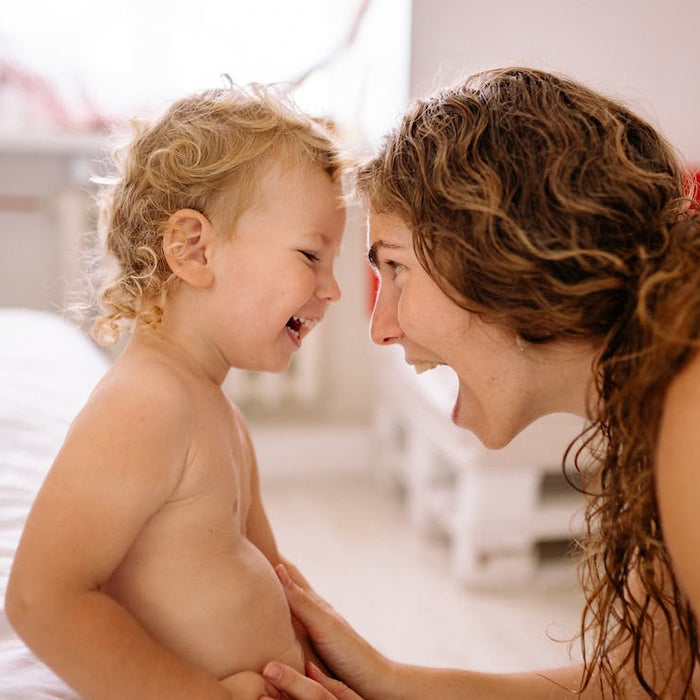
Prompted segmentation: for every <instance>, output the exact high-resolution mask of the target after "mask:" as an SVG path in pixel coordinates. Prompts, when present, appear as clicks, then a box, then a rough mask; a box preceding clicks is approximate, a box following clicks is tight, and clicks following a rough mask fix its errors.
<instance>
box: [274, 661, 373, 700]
mask: <svg viewBox="0 0 700 700" xmlns="http://www.w3.org/2000/svg"><path fill="white" fill-rule="evenodd" d="M306 672H307V673H308V674H309V675H308V677H306V676H302V675H301V673H298V672H297V671H295V670H294V669H293V668H290V667H289V666H285V665H284V664H281V663H279V662H277V661H272V662H271V663H269V664H267V666H265V668H264V669H263V676H264V677H265V678H266V679H267V681H268V682H269V683H271V684H272V685H274V686H275V687H276V688H277V689H278V690H280V691H282V692H283V693H284V696H285V697H287V698H289V699H290V700H362V698H361V697H360V696H359V695H358V694H357V693H355V692H354V691H352V690H350V688H348V687H347V686H346V685H345V684H344V683H341V682H340V681H336V680H333V679H332V678H329V677H328V676H326V675H325V674H324V673H322V672H321V671H320V670H319V668H318V667H317V666H315V665H314V664H312V663H309V664H307V665H306ZM272 697H273V696H270V697H267V696H264V697H261V698H260V700H272Z"/></svg>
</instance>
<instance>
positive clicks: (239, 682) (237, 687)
mask: <svg viewBox="0 0 700 700" xmlns="http://www.w3.org/2000/svg"><path fill="white" fill-rule="evenodd" d="M289 670H290V671H291V670H292V669H289ZM219 683H221V685H222V686H224V688H226V690H227V691H228V694H229V696H230V697H231V698H232V700H259V698H262V697H265V698H269V699H270V698H271V699H272V700H279V698H281V697H282V696H281V694H280V693H279V692H277V689H276V688H275V687H274V685H272V684H270V683H268V682H267V681H266V680H265V679H264V678H263V677H262V676H261V675H260V674H259V673H255V672H254V671H241V672H240V673H234V674H233V675H232V676H227V677H226V678H224V679H223V680H221V681H219ZM302 697H303V696H302Z"/></svg>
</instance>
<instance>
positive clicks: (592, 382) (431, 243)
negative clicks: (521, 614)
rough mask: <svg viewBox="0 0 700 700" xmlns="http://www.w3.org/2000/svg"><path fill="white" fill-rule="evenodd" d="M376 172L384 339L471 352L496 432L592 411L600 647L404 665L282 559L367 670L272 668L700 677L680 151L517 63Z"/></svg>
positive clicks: (521, 679)
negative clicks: (545, 656)
mask: <svg viewBox="0 0 700 700" xmlns="http://www.w3.org/2000/svg"><path fill="white" fill-rule="evenodd" d="M358 189H359V192H360V194H361V195H362V197H363V199H364V200H365V202H366V204H367V205H368V210H369V240H370V253H369V255H370V260H371V261H372V263H373V264H374V265H375V266H376V268H377V270H378V273H379V277H380V280H381V286H380V291H379V296H378V299H377V303H376V306H375V310H374V314H373V318H372V337H373V339H374V341H375V342H377V343H379V344H380V345H385V344H391V343H399V344H400V345H402V346H403V348H404V350H405V354H406V361H407V362H409V363H413V364H423V363H428V364H436V363H444V364H447V365H449V366H450V367H452V368H453V369H454V371H455V372H456V374H457V375H458V377H459V393H458V396H457V400H456V403H455V406H454V410H453V415H452V417H453V420H454V422H455V423H456V424H457V425H459V426H461V427H464V428H466V429H469V430H471V431H473V432H474V433H475V434H476V435H477V436H478V437H479V438H480V439H481V441H482V442H483V443H484V445H486V446H487V447H491V448H498V447H502V446H504V445H506V444H508V442H509V441H510V440H511V439H512V438H513V437H514V436H515V435H517V434H518V433H519V432H520V431H521V430H522V429H523V428H525V427H526V426H527V425H528V424H530V423H531V422H532V421H534V420H535V419H536V418H538V417H540V416H543V415H545V414H547V413H552V412H557V411H566V412H571V413H575V414H579V415H581V416H584V417H586V418H587V419H588V428H587V430H586V431H585V433H584V435H583V444H584V447H583V448H581V449H580V450H579V451H578V452H577V453H576V455H575V458H576V463H577V465H578V467H579V469H580V470H581V472H582V476H583V483H584V488H585V491H586V493H587V495H588V507H587V513H586V516H587V524H588V536H587V538H586V540H585V542H584V543H583V551H584V557H583V561H582V582H583V585H584V592H585V597H586V604H585V608H584V611H583V615H582V622H581V637H582V640H583V643H582V647H583V664H582V666H580V667H571V668H566V669H558V670H553V671H545V672H542V673H523V674H516V675H492V674H479V673H473V672H468V671H456V670H448V669H428V668H421V667H412V666H406V665H402V664H398V663H394V662H391V661H389V660H388V659H386V658H385V657H383V656H381V655H380V654H379V653H378V652H377V651H375V650H374V649H372V648H371V647H370V646H369V645H368V644H367V643H366V642H365V641H364V640H362V639H361V638H359V637H358V635H357V634H356V633H354V632H353V631H352V630H351V629H350V628H349V626H348V625H347V624H346V623H344V622H343V621H342V620H341V619H340V618H339V617H338V615H337V614H336V613H335V612H334V611H333V610H332V609H331V608H330V607H329V606H327V605H326V604H325V603H323V601H320V600H319V599H318V598H317V596H315V594H313V592H312V591H311V590H310V589H309V587H308V585H307V584H306V583H305V582H304V581H303V579H302V578H301V576H300V575H299V574H298V572H294V571H293V570H291V572H292V576H293V578H294V579H295V582H292V581H290V580H289V578H288V576H287V572H286V571H285V570H281V571H280V578H281V580H282V581H283V583H284V584H285V589H286V591H287V594H288V598H289V601H290V605H291V607H292V610H293V612H294V614H295V615H296V616H297V617H298V618H299V619H300V620H301V621H302V622H303V624H304V625H305V626H306V627H307V629H308V632H309V634H310V636H311V639H312V640H313V642H314V644H315V645H316V648H317V649H318V651H319V653H320V655H321V657H322V658H323V659H324V661H325V663H326V664H327V666H328V668H329V669H330V670H331V671H332V672H333V673H334V674H335V675H336V676H337V677H338V678H340V679H342V680H343V681H344V683H346V684H347V686H349V687H346V686H345V685H343V684H341V683H340V682H339V681H333V680H330V679H328V678H327V677H326V676H324V675H323V674H321V673H320V672H319V671H317V670H315V669H310V670H309V675H310V676H311V678H304V677H302V676H300V675H298V674H295V673H294V672H293V671H292V670H291V669H288V668H286V667H283V666H281V665H279V664H270V665H268V667H267V668H266V671H265V675H266V677H267V678H268V679H269V680H270V681H271V682H272V683H273V684H275V685H276V686H277V687H278V688H279V689H280V690H282V691H284V692H286V693H287V694H288V695H289V696H290V697H293V698H296V699H297V700H317V699H318V700H321V699H327V698H344V699H345V698H353V699H354V700H356V699H357V698H359V697H362V698H364V699H365V700H373V699H375V698H377V699H378V698H382V699H383V700H386V699H389V698H402V699H403V700H406V699H411V698H416V699H418V698H420V699H425V698H441V699H443V700H444V699H448V698H466V697H475V698H480V699H484V698H508V697H512V698H518V699H519V700H522V699H524V698H543V697H546V698H556V697H562V698H568V697H571V696H572V695H575V696H580V697H624V698H636V697H652V698H662V697H664V698H674V699H675V698H690V697H696V696H700V677H698V676H697V671H696V669H697V668H698V632H697V623H696V612H697V611H698V610H700V557H698V556H697V552H698V551H700V523H699V522H698V518H697V505H696V504H697V503H698V502H700V478H698V474H700V431H698V430H697V424H698V422H699V421H700V358H698V356H697V354H696V352H695V350H696V347H697V344H698V335H699V333H700V220H699V217H698V216H696V215H695V210H694V208H693V202H692V201H691V200H690V199H689V198H688V197H687V196H686V194H685V192H684V182H683V177H682V171H681V167H680V165H679V163H678V160H677V157H676V156H675V155H674V153H673V150H672V149H671V148H670V146H669V145H668V144H667V143H665V142H664V140H663V138H662V137H661V136H660V135H659V134H658V133H657V132H656V131H655V130H654V129H653V128H652V127H651V126H649V125H648V124H647V123H645V122H644V121H642V120H641V119H639V118H638V117H637V116H635V115H634V114H632V113H631V112H630V111H629V110H627V109H626V108H624V107H623V106H621V105H619V104H616V103H615V102H613V101H611V100H609V99H607V98H605V97H603V96H601V95H599V94H596V93H595V92H593V91H591V90H589V89H588V88H586V87H584V86H582V85H580V84H577V83H575V82H573V81H571V80H568V79H565V78H562V77H558V76H555V75H551V74H548V73H544V72H541V71H536V70H531V69H525V68H509V69H501V70H493V71H488V72H485V73H482V74H479V75H476V76H473V77H471V78H469V79H467V80H466V81H465V82H464V83H462V84H460V85H458V86H456V87H454V88H452V89H449V90H445V91H442V92H440V93H438V94H436V95H435V96H433V97H432V98H430V99H428V100H425V101H419V102H417V103H416V104H414V105H413V106H412V108H411V109H410V110H409V112H408V114H407V115H406V116H405V118H404V119H403V121H402V123H401V124H400V125H399V127H398V128H397V129H396V130H395V131H394V132H393V133H391V134H390V135H389V136H388V137H387V139H386V141H385V143H384V145H383V147H382V148H381V150H380V152H379V154H378V155H377V156H376V157H374V158H373V159H372V160H371V161H370V162H369V163H367V164H366V165H364V166H363V167H362V168H361V169H360V171H359V173H358ZM590 456H592V464H591V463H590V462H591V460H590V459H587V457H590ZM349 688H352V690H350V689H349Z"/></svg>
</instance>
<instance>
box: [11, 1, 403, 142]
mask: <svg viewBox="0 0 700 700" xmlns="http://www.w3.org/2000/svg"><path fill="white" fill-rule="evenodd" d="M48 14H49V16H47V5H46V1H45V0H22V2H11V3H5V5H4V7H3V12H2V15H3V17H2V25H0V133H2V134H5V135H7V134H8V133H13V132H19V131H32V130H33V131H37V130H45V131H52V130H53V131H57V130H69V131H85V130H90V129H91V128H92V129H94V128H95V127H99V126H100V124H102V123H104V122H105V121H106V122H113V121H114V120H122V119H124V118H128V117H130V116H133V115H144V114H146V115H148V114H150V113H154V112H156V111H160V110H161V109H163V108H164V106H165V105H166V104H167V103H169V102H170V101H172V100H173V99H176V98H179V97H181V96H183V95H185V94H187V93H189V92H194V91H198V90H202V89H206V88H211V87H218V86H221V85H223V78H222V75H223V74H228V75H230V76H231V78H232V79H233V80H234V82H237V83H241V84H244V83H248V82H260V83H295V82H296V81H298V80H299V79H300V78H301V77H302V76H304V75H306V74H307V73H308V72H309V69H311V68H313V67H314V66H316V67H317V68H316V70H312V71H311V72H310V74H308V76H307V77H306V78H305V79H304V80H303V81H302V82H301V84H300V85H298V87H296V88H295V89H294V90H293V91H292V95H293V96H294V99H295V101H296V102H297V103H298V104H299V105H300V106H301V107H302V108H303V109H306V110H308V111H311V112H313V113H315V114H319V115H325V116H330V117H332V118H334V119H336V120H337V121H339V122H340V123H341V124H343V125H344V127H345V128H346V129H348V130H350V131H351V132H354V133H355V135H356V136H357V137H358V138H359V139H361V140H363V141H365V142H368V141H370V142H371V141H374V140H376V139H377V138H378V137H379V135H380V134H381V133H382V132H384V131H385V130H386V129H387V128H388V127H389V126H391V125H392V124H393V122H394V121H395V119H396V117H397V116H398V115H399V114H400V113H401V112H402V111H403V109H404V107H405V103H406V100H407V96H408V55H409V38H410V0H294V1H291V0H253V1H250V2H248V1H245V2H244V1H242V0H238V1H236V0H229V1H228V2H222V1H221V0H178V2H166V1H165V0H120V2H119V3H117V4H115V5H112V7H111V10H110V11H108V12H107V13H106V12H105V5H104V4H101V3H95V2H94V1H93V0H61V2H60V3H56V4H54V5H52V6H51V9H50V10H49V11H48ZM354 26H357V27H358V29H357V31H356V32H353V31H352V30H353V27H354Z"/></svg>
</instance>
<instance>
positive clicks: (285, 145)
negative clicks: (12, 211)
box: [93, 83, 347, 345]
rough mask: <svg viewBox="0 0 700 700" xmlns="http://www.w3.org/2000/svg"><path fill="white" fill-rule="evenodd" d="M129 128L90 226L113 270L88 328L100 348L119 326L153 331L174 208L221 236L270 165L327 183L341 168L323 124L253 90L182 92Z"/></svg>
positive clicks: (165, 279)
mask: <svg viewBox="0 0 700 700" xmlns="http://www.w3.org/2000/svg"><path fill="white" fill-rule="evenodd" d="M132 127H133V132H134V133H133V137H132V139H131V141H130V142H129V143H128V144H127V145H126V146H124V147H123V148H121V149H118V150H116V151H115V158H114V161H115V162H114V165H116V168H117V176H116V177H115V178H113V182H111V183H109V186H107V187H105V188H104V189H103V191H102V192H100V193H99V195H98V201H99V205H100V220H99V225H98V229H99V231H100V234H101V238H102V239H103V240H104V244H105V248H106V251H107V253H108V254H109V255H110V256H111V257H112V258H113V260H114V262H115V263H116V267H117V271H116V274H115V276H114V278H113V279H112V280H111V281H110V282H109V283H108V284H107V285H106V286H105V287H104V289H103V291H102V294H101V306H102V311H103V313H102V315H101V316H99V317H98V318H97V320H96V321H95V323H94V325H93V335H94V336H95V338H96V339H97V340H98V341H99V342H101V343H102V344H105V345H106V344H110V343H113V342H114V341H115V340H116V339H117V338H118V337H119V334H120V333H121V332H122V330H124V326H125V322H130V321H137V322H138V323H139V324H140V325H142V326H144V327H153V326H155V325H157V324H158V322H159V321H160V318H161V317H162V314H163V301H164V298H165V294H166V292H167V289H168V287H169V285H170V284H171V283H172V282H173V281H174V277H173V275H172V274H171V271H170V268H169V267H168V265H167V263H166V261H165V257H164V254H163V245H162V242H163V233H164V226H165V224H166V223H167V221H168V218H169V217H170V215H171V214H172V213H173V212H175V211H177V210H178V209H194V210H196V211H199V212H200V213H202V214H204V215H205V216H207V217H211V216H212V215H217V214H218V215H219V216H221V217H225V223H226V224H227V230H228V231H230V230H231V229H232V228H233V225H234V224H235V221H236V219H237V218H238V216H240V214H241V213H242V212H243V210H244V209H245V208H246V207H247V206H249V205H250V203H251V200H252V198H253V197H254V195H255V188H256V185H257V184H258V181H259V178H260V176H261V174H262V171H263V169H264V167H265V166H268V165H269V164H270V161H271V159H273V158H274V159H279V160H282V161H284V160H285V159H286V160H287V161H291V162H295V159H296V161H303V162H310V163H312V164H313V165H316V166H318V167H320V168H321V169H323V170H324V171H325V172H327V173H328V174H329V175H330V176H331V178H332V179H333V181H334V182H337V181H338V180H339V179H340V177H341V175H342V172H343V171H344V169H345V167H346V164H347V162H346V160H345V159H344V157H343V156H342V155H341V152H340V150H339V147H338V145H337V143H336V140H335V138H334V136H333V135H332V129H331V128H330V125H329V124H324V123H323V122H321V121H320V120H317V119H313V118H311V117H308V116H306V115H305V114H303V113H302V112H300V111H299V110H298V109H297V108H296V107H295V106H294V105H293V103H292V102H291V100H289V99H287V98H284V97H282V96H281V95H277V94H275V92H274V90H273V89H272V88H265V87H263V86H260V85H251V86H248V87H247V88H241V87H237V86H235V85H233V84H231V83H230V84H229V85H228V87H226V88H222V89H217V90H208V91H205V92H202V93H199V94H195V95H191V96H188V97H186V98H184V99H181V100H179V101H177V102H175V103H174V104H173V105H172V106H171V107H170V108H169V109H168V110H167V111H166V112H165V113H164V115H163V116H162V117H161V118H160V119H158V120H157V121H155V122H154V123H147V122H139V121H134V122H133V123H132Z"/></svg>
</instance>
